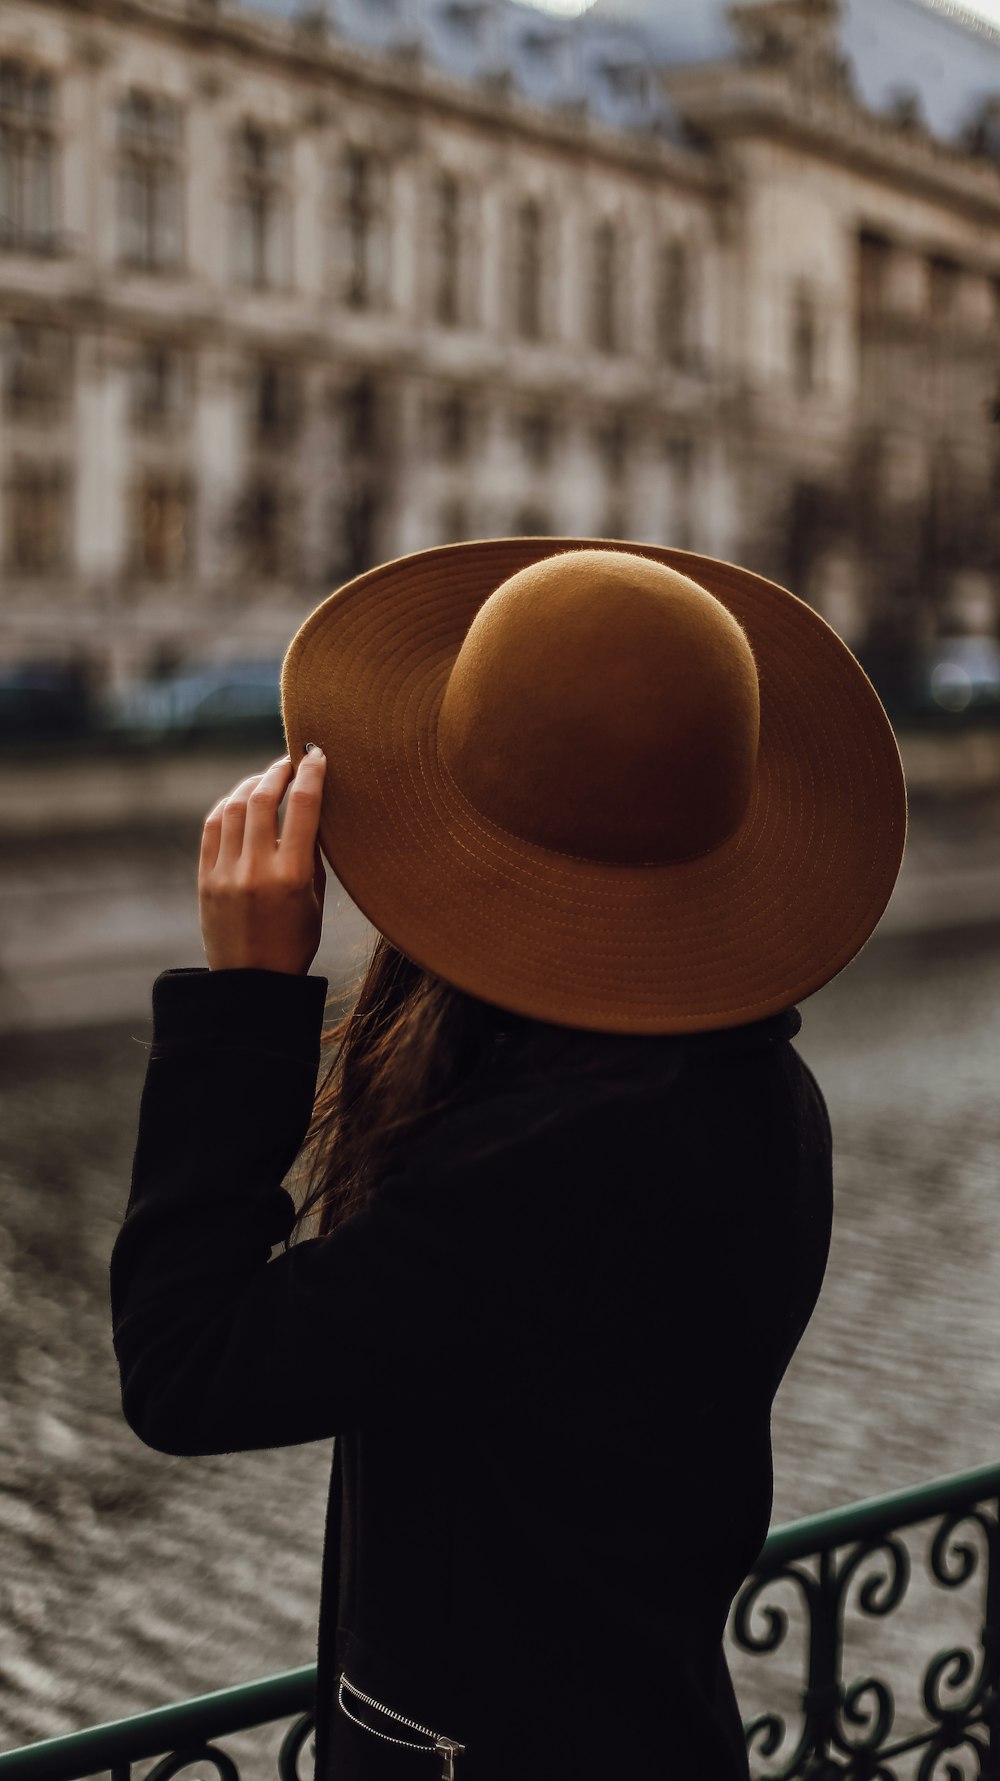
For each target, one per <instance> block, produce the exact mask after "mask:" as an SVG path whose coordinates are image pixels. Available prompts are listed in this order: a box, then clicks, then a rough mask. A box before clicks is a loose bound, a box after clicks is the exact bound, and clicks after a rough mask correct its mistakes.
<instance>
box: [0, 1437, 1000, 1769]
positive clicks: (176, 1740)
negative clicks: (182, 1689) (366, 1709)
mask: <svg viewBox="0 0 1000 1781" xmlns="http://www.w3.org/2000/svg"><path fill="white" fill-rule="evenodd" d="M987 1501H992V1502H994V1503H997V1502H998V1501H1000V1465H989V1466H981V1467H979V1468H978V1469H977V1470H975V1471H969V1472H957V1473H954V1474H952V1475H951V1476H948V1477H945V1478H937V1479H933V1480H931V1481H930V1482H928V1483H925V1484H919V1485H915V1486H913V1487H911V1488H910V1489H907V1490H900V1491H895V1492H893V1493H891V1494H890V1495H887V1496H881V1497H871V1498H868V1499H867V1500H865V1501H862V1502H858V1503H849V1504H846V1505H844V1506H843V1507H841V1508H839V1509H832V1510H829V1511H827V1512H826V1513H824V1514H821V1515H812V1516H807V1517H805V1518H804V1519H802V1520H800V1521H793V1522H789V1523H787V1524H786V1525H785V1526H783V1527H778V1528H774V1529H772V1531H771V1533H770V1534H769V1535H768V1537H767V1540H766V1541H765V1543H764V1546H763V1548H762V1550H761V1553H760V1556H759V1558H758V1560H757V1563H756V1565H755V1566H754V1570H753V1573H752V1575H751V1578H750V1579H749V1580H748V1585H747V1586H745V1587H751V1586H754V1585H755V1584H757V1583H760V1582H763V1581H764V1580H765V1579H766V1578H767V1577H768V1576H769V1575H770V1574H771V1573H774V1574H776V1575H780V1574H781V1573H782V1572H783V1570H784V1567H786V1566H788V1565H790V1564H792V1563H793V1562H794V1561H796V1560H805V1559H810V1558H817V1559H819V1561H820V1566H821V1571H822V1570H823V1569H824V1567H826V1565H827V1559H826V1557H825V1555H827V1554H829V1553H831V1552H832V1551H833V1550H834V1549H835V1548H838V1547H843V1546H846V1545H849V1544H850V1543H851V1542H852V1541H860V1542H864V1541H866V1540H870V1539H872V1538H873V1537H874V1538H875V1539H878V1538H879V1537H880V1536H893V1535H895V1534H897V1533H898V1532H899V1531H900V1530H901V1529H903V1528H908V1527H914V1526H916V1525H917V1524H918V1523H921V1522H925V1521H929V1520H931V1519H933V1517H935V1516H938V1515H940V1516H945V1517H955V1516H956V1515H958V1514H959V1513H960V1512H961V1511H962V1510H969V1511H971V1510H972V1509H973V1508H974V1507H975V1505H977V1504H983V1503H985V1502H987ZM852 1568H853V1567H852ZM996 1587H997V1580H996V1579H995V1578H994V1579H993V1583H992V1588H991V1594H992V1593H994V1592H995V1590H996ZM879 1611H881V1610H879ZM991 1642H992V1641H991ZM762 1648H763V1647H762ZM315 1687H316V1666H315V1664H307V1665H305V1666H304V1667H303V1668H301V1669H298V1670H287V1671H284V1672H283V1673H282V1674H280V1675H277V1676H266V1677H262V1678H261V1679H260V1680H258V1681H256V1682H246V1683H242V1684H240V1685H239V1686H238V1687H235V1688H224V1689H220V1690H217V1691H216V1692H214V1693H212V1694H205V1695H197V1696H195V1697H194V1698H192V1699H190V1700H186V1701H180V1702H176V1703H174V1704H173V1705H171V1706H168V1707H158V1708H154V1709H153V1710H152V1711H151V1712H148V1713H139V1714H136V1715H133V1716H132V1717H131V1718H128V1719H118V1720H111V1721H108V1722H106V1723H105V1724H103V1725H96V1726H91V1727H90V1728H88V1729H87V1730H85V1731H81V1732H71V1733H68V1734H66V1735H65V1736H62V1737H58V1738H49V1739H46V1740H44V1741H43V1742H41V1743H36V1744H25V1745H22V1746H20V1747H19V1748H18V1749H15V1750H8V1751H5V1752H3V1753H0V1781H87V1778H88V1777H90V1776H93V1775H97V1774H99V1773H101V1772H107V1771H109V1770H110V1772H111V1776H112V1781H127V1778H128V1775H129V1769H130V1766H131V1764H133V1763H136V1762H143V1761H146V1760H148V1759H150V1758H154V1757H158V1756H162V1754H163V1752H164V1751H168V1750H169V1751H171V1752H172V1753H173V1757H172V1760H171V1762H170V1769H171V1772H173V1771H174V1770H175V1769H177V1768H179V1767H181V1766H183V1763H182V1761H181V1759H182V1758H183V1759H184V1761H187V1760H190V1761H197V1760H199V1758H201V1757H203V1756H204V1755H205V1747H206V1745H207V1744H208V1743H210V1742H214V1740H215V1739H217V1738H220V1737H225V1736H226V1735H228V1734H232V1733H235V1732H242V1731H248V1730H251V1729H252V1728H254V1727H256V1726H260V1725H266V1724H272V1723H274V1722H276V1721H278V1720H282V1719H285V1718H289V1717H291V1716H292V1715H293V1714H299V1715H306V1716H311V1714H312V1712H313V1709H314V1706H315ZM980 1704H982V1703H980ZM990 1705H991V1707H992V1705H993V1702H992V1697H991V1700H990ZM293 1729H294V1728H293ZM298 1741H300V1740H296V1742H298ZM287 1742H288V1740H286V1743H287ZM901 1748H902V1746H898V1745H897V1746H896V1749H895V1752H894V1754H899V1752H900V1750H901ZM185 1753H189V1755H185ZM764 1753H765V1754H770V1751H769V1750H765V1752H764ZM222 1755H223V1753H221V1752H219V1753H216V1756H215V1758H214V1760H215V1761H216V1762H217V1761H218V1757H219V1756H222ZM991 1760H992V1757H991ZM284 1766H285V1765H284V1764H282V1772H283V1773H284ZM229 1768H230V1769H231V1770H232V1774H233V1775H236V1773H237V1772H236V1770H235V1766H234V1765H231V1764H230V1765H229ZM793 1772H795V1773H797V1772H798V1770H797V1769H794V1770H793V1769H789V1770H786V1771H782V1773H787V1774H792V1773H793ZM830 1772H831V1773H845V1774H846V1773H848V1772H849V1770H848V1769H846V1768H842V1769H837V1770H831V1771H830ZM866 1772H867V1771H866ZM989 1772H990V1773H991V1774H992V1773H995V1772H996V1773H1000V1769H994V1768H992V1767H991V1769H990V1771H989ZM981 1773H983V1774H984V1775H985V1774H986V1770H981Z"/></svg>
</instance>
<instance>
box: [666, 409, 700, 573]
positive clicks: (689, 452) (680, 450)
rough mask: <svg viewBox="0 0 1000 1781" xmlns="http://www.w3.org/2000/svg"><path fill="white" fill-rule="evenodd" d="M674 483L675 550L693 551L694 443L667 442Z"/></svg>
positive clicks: (672, 521)
mask: <svg viewBox="0 0 1000 1781" xmlns="http://www.w3.org/2000/svg"><path fill="white" fill-rule="evenodd" d="M666 450H667V461H668V463H669V466H670V481H671V493H672V497H673V498H672V501H671V524H672V528H673V537H672V538H671V540H670V543H671V545H672V547H673V548H674V550H690V549H691V539H692V522H693V518H694V515H693V493H694V442H693V441H692V440H691V439H686V438H680V437H679V438H670V439H668V440H667V442H666Z"/></svg>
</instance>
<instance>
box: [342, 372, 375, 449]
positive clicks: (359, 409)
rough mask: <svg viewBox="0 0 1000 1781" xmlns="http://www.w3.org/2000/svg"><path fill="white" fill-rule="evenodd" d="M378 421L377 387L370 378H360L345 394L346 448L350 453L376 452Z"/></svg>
mask: <svg viewBox="0 0 1000 1781" xmlns="http://www.w3.org/2000/svg"><path fill="white" fill-rule="evenodd" d="M377 419H378V416H377V397H376V390H375V385H374V383H373V382H372V379H371V378H370V377H360V378H359V379H358V381H357V383H354V384H351V385H349V387H348V388H347V389H346V390H345V392H344V446H345V449H346V450H347V451H348V452H354V453H361V454H364V453H367V452H371V451H374V449H375V445H376V442H377Z"/></svg>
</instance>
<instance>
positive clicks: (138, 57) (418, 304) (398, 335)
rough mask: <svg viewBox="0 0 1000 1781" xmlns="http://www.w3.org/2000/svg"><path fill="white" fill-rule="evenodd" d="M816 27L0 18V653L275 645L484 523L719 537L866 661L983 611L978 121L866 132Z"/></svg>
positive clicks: (990, 607) (511, 13)
mask: <svg viewBox="0 0 1000 1781" xmlns="http://www.w3.org/2000/svg"><path fill="white" fill-rule="evenodd" d="M599 11H600V8H599V7H598V8H597V9H595V13H599ZM841 11H842V9H841V7H840V6H839V5H838V4H837V0H755V3H753V4H747V5H743V6H741V7H738V8H736V9H735V11H734V14H733V32H734V37H733V44H732V49H731V51H730V52H729V53H727V54H726V55H725V56H722V57H718V58H713V59H712V60H710V61H700V62H697V63H690V62H688V63H672V62H671V61H669V59H668V60H664V59H663V58H662V57H661V58H659V59H658V58H657V57H656V56H655V55H653V54H652V53H651V52H650V53H649V54H643V53H641V52H642V46H643V40H642V37H641V32H640V28H639V27H635V28H634V29H632V30H631V31H630V32H627V33H626V34H625V36H624V37H623V35H622V33H621V31H620V30H616V29H611V28H610V27H608V26H602V22H601V19H600V17H595V15H587V18H586V19H582V20H578V21H575V22H574V23H573V24H572V25H570V23H569V22H568V21H567V22H566V23H560V24H558V25H557V24H555V23H551V22H549V21H546V20H544V19H542V16H541V15H540V14H536V13H531V12H530V11H529V9H528V8H527V7H524V6H519V5H517V3H516V0H477V3H476V4H473V3H472V0H462V3H461V4H456V3H455V0H412V5H409V6H408V8H406V9H405V10H404V12H403V14H402V15H401V18H400V20H399V21H397V23H398V29H395V28H393V25H392V20H393V16H394V15H393V9H392V4H391V0H370V7H369V12H368V14H367V18H368V23H369V25H370V24H371V20H372V19H373V18H375V17H376V15H377V16H378V18H379V19H382V21H383V24H382V26H380V29H382V30H383V34H382V37H381V38H380V39H379V40H378V41H369V40H365V41H362V40H360V39H359V36H358V34H357V33H355V34H353V35H352V33H351V31H350V29H349V28H348V25H349V22H350V21H349V19H347V17H346V15H344V16H335V17H331V16H329V15H328V14H326V13H324V12H321V11H319V12H317V11H308V12H301V13H299V14H297V15H296V16H293V17H284V16H279V15H277V14H274V15H269V14H268V13H267V12H265V11H251V10H250V9H249V8H242V7H239V6H235V5H234V6H231V7H229V8H224V7H222V6H219V5H217V4H214V3H212V0H86V3H85V4H70V3H69V0H6V4H5V7H4V10H3V14H2V19H0V378H2V399H0V588H2V592H0V662H2V663H5V664H11V663H17V662H27V661H38V660H40V659H44V660H48V661H78V662H85V663H87V664H88V666H89V668H90V669H91V670H92V671H93V674H94V676H95V679H96V680H97V681H98V682H102V683H105V684H111V685H114V684H116V683H120V682H123V681H126V680H128V679H129V678H131V677H133V676H136V675H143V674H147V673H156V672H159V671H162V670H164V669H165V668H167V667H169V666H170V665H171V664H173V663H179V662H182V661H220V660H228V659H234V658H238V659H243V660H245V659H247V658H255V659H258V658H259V659H264V660H271V661H276V660H280V657H281V655H282V653H283V651H284V648H285V647H286V645H287V642H288V640H289V638H290V636H291V635H292V633H293V631H294V630H295V629H296V628H297V626H298V624H299V623H300V622H301V620H302V618H303V617H304V616H305V615H306V613H307V612H308V611H309V610H311V608H312V607H313V606H314V605H315V604H316V603H317V602H318V601H319V600H320V599H321V598H322V597H323V596H324V595H325V594H326V593H327V592H329V591H330V590H331V589H332V588H333V587H335V586H336V585H338V584H339V583H340V582H342V581H344V580H345V579H347V578H348V577H350V576H351V575H353V574H355V573H357V572H359V571H360V570H361V569H363V568H365V567H366V566H368V565H369V564H371V563H372V562H375V561H378V560H383V559H386V558H389V557H392V556H395V555H398V554H401V553H403V552H405V551H410V550H416V549H419V548H422V547H424V546H427V545H432V544H436V543H442V542H447V541H451V540H455V539H459V538H467V537H485V536H495V535H502V534H508V533H525V534H542V533H557V534H560V535H567V536H595V537H607V538H634V539H643V540H647V541H650V542H658V543H668V544H672V545H674V546H676V547H679V548H683V549H691V550H696V551H704V552H707V553H710V554H712V555H718V556H724V557H727V558H730V559H733V560H737V561H740V562H744V563H746V564H747V565H748V566H750V567H753V568H757V569H759V570H761V571H762V572H764V573H766V574H770V575H773V576H775V577H776V578H777V579H780V580H782V581H784V582H786V583H787V584H788V585H789V586H791V587H792V588H793V589H795V591H796V592H798V593H800V594H801V595H802V596H803V597H804V598H806V599H808V600H810V601H811V602H813V603H814V604H815V605H816V606H817V608H818V609H819V610H820V611H821V612H823V613H824V615H825V616H826V617H828V618H829V620H830V622H831V623H833V624H834V625H835V626H836V627H837V628H838V630H840V632H841V634H842V635H843V636H844V637H845V638H846V640H847V641H848V642H849V643H851V645H852V647H854V648H856V649H858V650H859V652H861V653H862V654H864V652H865V651H869V652H872V653H873V654H877V653H878V652H879V651H880V650H881V651H884V652H887V653H889V654H891V653H892V652H893V651H899V650H900V649H903V648H906V647H909V646H910V645H911V644H913V643H915V642H925V641H929V640H930V639H932V638H933V637H935V636H938V635H942V634H954V632H955V631H956V630H958V631H970V630H971V631H974V632H977V633H983V632H986V633H989V634H992V635H995V634H996V633H997V629H998V617H1000V524H998V517H997V516H998V512H1000V499H998V497H1000V427H998V426H997V425H996V424H995V420H996V416H997V412H998V403H1000V383H998V364H1000V164H998V160H997V158H996V157H997V151H998V144H997V142H996V141H995V137H996V136H1000V131H996V130H994V121H995V120H994V114H993V112H991V110H990V107H989V106H988V105H983V104H982V103H981V102H980V103H979V106H978V109H977V110H976V112H975V115H974V116H971V117H970V121H969V126H968V130H967V131H966V133H965V136H964V138H963V139H962V140H956V141H942V140H940V139H939V138H937V137H935V136H933V135H932V134H931V133H930V131H929V130H928V128H927V127H926V125H925V124H924V123H923V122H922V120H921V115H920V112H919V109H918V108H917V107H916V106H915V105H914V104H913V102H912V101H906V100H905V96H904V99H902V100H901V101H900V102H899V103H897V104H896V105H895V107H894V109H893V111H892V112H891V113H890V114H885V113H878V114H877V113H875V112H874V111H872V110H871V109H870V108H869V107H868V106H867V105H866V104H865V103H863V102H862V100H861V99H860V98H859V96H858V92H857V87H856V83H855V80H854V78H853V73H852V67H851V63H850V60H849V58H847V57H846V56H845V54H844V52H843V47H842V41H841V37H840V25H841ZM383 14H385V18H383ZM515 15H516V16H515ZM443 19H444V22H445V23H447V25H448V28H449V29H451V30H453V31H457V32H459V33H465V36H466V38H468V39H469V41H472V38H471V37H470V35H469V34H470V33H474V32H480V33H482V34H483V36H482V41H483V43H487V41H488V42H489V43H490V44H492V49H491V52H490V58H487V61H486V62H485V63H483V64H482V65H480V66H478V67H477V66H476V65H474V63H470V64H469V65H468V66H465V65H464V64H462V62H461V58H460V57H452V58H451V59H449V57H448V56H445V55H442V54H441V53H440V52H439V51H438V53H432V52H434V51H435V45H436V44H438V43H439V39H438V38H435V36H434V32H438V33H440V31H441V30H443V29H444V24H443V23H442V20H443ZM503 19H508V20H510V19H513V20H514V24H516V26H517V29H518V31H519V32H520V37H519V39H518V57H519V58H520V60H519V61H517V62H512V60H511V58H510V57H509V55H508V57H507V59H506V60H505V59H504V57H503V55H502V54H501V55H499V57H498V54H497V48H496V45H497V41H498V40H497V39H496V37H495V36H494V38H488V35H487V34H488V33H489V32H490V31H493V32H494V33H495V32H496V30H497V29H498V21H499V22H500V23H502V22H503ZM386 20H388V22H386ZM588 21H589V22H588ZM420 24H422V26H423V29H424V35H423V36H421V34H420V32H419V31H418V30H416V28H415V27H416V26H417V25H420ZM383 27H384V28H383ZM432 27H433V29H432ZM510 28H511V29H513V25H512V26H511V27H510ZM955 29H956V30H958V29H961V27H959V26H956V27H955ZM602 31H603V35H602ZM532 34H533V35H532ZM370 37H371V31H370V30H369V38H370ZM463 41H465V38H463ZM984 43H986V38H985V37H984ZM595 46H596V48H595ZM637 46H638V47H637ZM987 49H988V50H989V52H990V53H991V54H994V55H995V57H996V62H997V69H998V84H1000V53H998V52H996V51H995V50H994V48H993V46H992V45H991V44H987ZM598 51H600V52H601V56H603V60H601V57H600V56H598ZM626 52H627V53H626ZM588 55H589V56H590V58H591V60H590V62H589V63H588V61H587V57H588ZM560 57H564V58H569V59H572V57H575V61H574V62H573V68H574V69H575V73H574V76H573V80H574V82H575V84H572V83H571V84H570V85H569V86H566V85H563V86H562V87H560V85H559V82H558V80H557V79H556V76H555V74H552V76H551V79H550V80H549V87H548V88H547V89H546V87H545V79H547V78H549V77H548V76H546V73H545V71H546V69H550V70H551V69H554V68H556V69H557V66H558V63H559V58H560ZM595 58H596V60H595ZM525 59H527V62H528V63H530V65H531V67H532V68H533V69H534V70H535V75H536V80H535V87H534V89H533V90H526V87H525V83H524V81H523V80H519V78H518V69H519V68H520V67H521V65H522V62H523V61H524V60H525ZM568 65H569V61H567V66H568ZM598 65H599V78H600V80H601V81H602V82H603V87H602V91H603V92H604V93H605V94H606V95H610V97H609V99H608V103H607V104H606V105H603V106H602V105H601V104H598V103H597V102H596V101H595V99H594V98H593V97H592V96H591V97H588V93H589V91H590V89H588V85H587V83H588V81H590V82H591V83H593V81H595V80H596V79H597V78H598V74H597V73H595V72H594V70H595V69H597V68H598ZM581 69H582V73H581ZM581 83H582V84H581Z"/></svg>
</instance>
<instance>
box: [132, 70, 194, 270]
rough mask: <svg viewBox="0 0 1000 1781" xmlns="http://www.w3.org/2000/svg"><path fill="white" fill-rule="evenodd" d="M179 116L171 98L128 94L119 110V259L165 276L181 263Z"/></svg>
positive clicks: (135, 92) (138, 93)
mask: <svg viewBox="0 0 1000 1781" xmlns="http://www.w3.org/2000/svg"><path fill="white" fill-rule="evenodd" d="M180 148H181V114H180V109H179V107H178V106H176V105H174V104H173V103H172V102H171V101H170V100H169V99H158V98H156V97H154V96H153V95H152V94H150V93H142V92H137V91H134V90H133V91H132V92H130V93H127V94H126V96H125V97H124V98H123V99H122V101H121V103H120V104H119V106H118V257H119V259H120V260H121V261H122V262H123V263H124V264H125V265H129V266H141V267H143V268H145V269H146V270H147V271H164V270H166V269H167V268H169V267H172V266H177V265H179V264H180V260H181V251H182V250H181V189H182V188H181V167H180Z"/></svg>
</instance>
